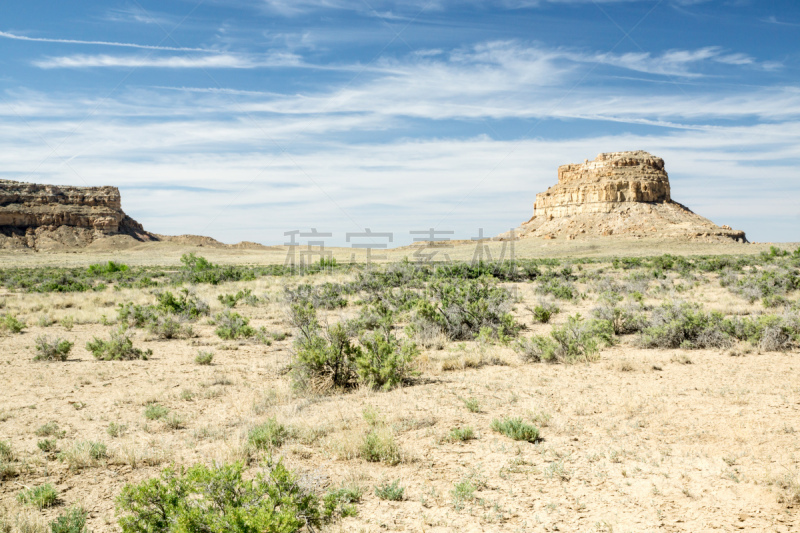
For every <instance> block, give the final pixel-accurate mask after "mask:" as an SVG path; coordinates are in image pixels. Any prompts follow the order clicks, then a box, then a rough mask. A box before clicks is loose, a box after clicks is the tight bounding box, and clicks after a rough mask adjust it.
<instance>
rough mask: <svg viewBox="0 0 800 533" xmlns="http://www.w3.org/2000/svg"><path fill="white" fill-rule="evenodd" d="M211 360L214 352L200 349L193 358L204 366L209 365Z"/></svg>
mask: <svg viewBox="0 0 800 533" xmlns="http://www.w3.org/2000/svg"><path fill="white" fill-rule="evenodd" d="M213 360H214V352H204V351H203V350H200V351H199V352H198V353H197V356H196V357H195V358H194V362H195V363H197V364H198V365H204V366H207V365H210V364H211V361H213Z"/></svg>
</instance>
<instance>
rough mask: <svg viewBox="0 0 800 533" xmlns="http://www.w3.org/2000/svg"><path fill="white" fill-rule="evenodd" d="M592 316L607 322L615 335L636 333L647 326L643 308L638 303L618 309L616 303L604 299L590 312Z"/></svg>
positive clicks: (629, 303) (631, 303)
mask: <svg viewBox="0 0 800 533" xmlns="http://www.w3.org/2000/svg"><path fill="white" fill-rule="evenodd" d="M592 315H593V316H594V317H595V318H597V319H598V320H605V321H607V322H609V323H610V324H611V327H612V328H613V330H614V334H616V335H627V334H630V333H636V332H639V331H641V330H642V329H644V328H645V327H646V326H647V325H648V321H647V315H646V314H645V312H644V307H643V306H642V304H640V303H638V302H628V303H626V304H625V305H623V306H622V307H620V306H618V305H617V303H616V302H613V301H609V300H608V299H606V300H603V301H601V305H599V306H598V307H595V308H594V309H593V310H592Z"/></svg>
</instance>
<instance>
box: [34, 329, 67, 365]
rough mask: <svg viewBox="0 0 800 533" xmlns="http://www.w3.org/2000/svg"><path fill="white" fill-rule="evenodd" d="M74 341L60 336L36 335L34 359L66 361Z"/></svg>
mask: <svg viewBox="0 0 800 533" xmlns="http://www.w3.org/2000/svg"><path fill="white" fill-rule="evenodd" d="M73 345H74V343H72V342H70V341H68V340H65V339H62V338H60V337H55V338H51V337H47V336H45V335H39V336H38V337H36V356H35V357H34V358H33V360H34V361H66V360H67V357H69V352H70V350H72V346H73Z"/></svg>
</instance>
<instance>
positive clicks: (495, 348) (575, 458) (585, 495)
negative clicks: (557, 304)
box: [0, 245, 800, 532]
mask: <svg viewBox="0 0 800 533" xmlns="http://www.w3.org/2000/svg"><path fill="white" fill-rule="evenodd" d="M750 246H757V245H750ZM176 253H178V252H177V251H176ZM207 255H208V256H209V257H211V258H213V259H214V260H217V261H219V260H220V257H222V256H221V255H218V256H215V255H213V254H207ZM25 257H26V260H27V257H28V256H25ZM34 257H35V262H36V263H37V264H41V263H40V261H44V260H45V259H47V257H48V256H43V255H40V254H37V255H36V256H34ZM43 257H44V258H45V259H42V258H43ZM92 257H93V259H92V260H93V261H95V260H97V259H98V257H97V256H92ZM170 257H171V256H170ZM247 257H248V259H252V257H251V256H247ZM85 259H86V258H85V257H82V256H80V255H77V256H76V261H80V260H85ZM140 259H141V258H140ZM162 259H163V256H162ZM124 260H126V261H127V260H128V257H127V256H126V257H125V258H124ZM141 260H142V262H149V261H151V260H154V259H153V258H150V257H148V258H147V259H141ZM259 260H263V256H262V257H260V258H259ZM3 261H6V263H4V264H6V265H8V263H7V261H9V259H8V257H7V256H3ZM58 261H62V262H63V259H62V258H59V259H58ZM163 262H164V261H162V263H163ZM324 279H325V278H320V279H319V280H320V281H324ZM335 279H340V278H335ZM293 282H296V281H291V280H286V279H267V278H262V279H259V280H257V281H256V282H251V283H247V284H228V285H225V286H220V287H215V288H209V287H200V288H199V289H198V291H199V294H200V296H201V297H203V298H204V299H206V300H207V301H209V302H213V304H212V305H214V306H216V307H215V308H214V310H215V311H218V310H219V309H221V307H219V304H218V303H217V302H216V294H219V293H229V292H233V291H235V290H236V289H238V288H240V287H245V286H246V287H250V288H253V289H254V293H256V294H257V295H259V296H260V295H263V294H267V295H269V296H270V300H271V301H270V303H268V304H263V305H261V306H258V307H242V308H237V311H239V312H241V313H243V314H246V315H247V316H249V317H251V319H252V325H254V326H256V327H259V326H262V325H263V326H266V327H267V329H268V330H270V331H276V332H278V331H289V328H288V325H287V323H286V320H285V316H284V313H283V304H282V303H281V302H280V298H279V295H280V294H281V292H282V285H283V284H285V283H293ZM517 289H518V291H519V294H520V296H521V298H522V300H523V302H522V303H520V304H518V305H517V316H518V317H519V319H520V320H521V321H522V322H524V323H525V324H526V325H527V326H528V328H529V329H528V331H526V332H525V333H526V335H528V334H530V333H531V332H534V333H545V332H546V331H549V329H550V327H551V326H550V325H542V324H534V323H533V321H532V319H531V316H530V313H527V312H526V311H525V304H530V303H531V302H535V298H536V296H535V295H534V293H533V287H532V284H520V285H519V286H518V287H517ZM691 297H692V299H694V300H695V301H698V302H702V303H703V305H704V307H705V308H706V309H707V310H711V309H719V310H723V311H724V312H726V313H734V312H740V311H741V312H746V311H748V309H750V306H748V304H747V303H746V302H745V301H744V300H741V299H739V298H738V297H735V296H733V295H731V294H730V293H728V292H727V291H725V290H723V289H722V288H720V287H719V286H718V284H715V283H708V284H704V285H701V286H699V288H697V289H696V290H694V291H692V292H691ZM148 298H150V296H149V295H148V293H146V292H144V291H127V290H123V291H118V292H115V291H112V290H107V291H105V292H103V293H99V294H94V293H93V294H90V295H75V294H71V295H60V294H50V295H28V294H11V295H7V296H6V305H7V310H10V311H13V312H15V313H18V314H19V316H20V317H21V318H23V319H25V320H26V321H27V323H28V324H29V327H28V328H27V329H26V330H25V331H24V332H23V333H21V334H16V335H7V336H4V337H0V354H2V356H1V359H0V382H1V383H2V396H0V440H6V441H9V442H10V443H11V445H12V447H13V449H14V450H15V452H16V453H17V454H18V456H19V457H20V459H21V461H22V467H21V473H20V475H19V476H18V477H16V478H11V479H6V480H4V481H2V482H0V503H2V504H5V505H8V506H11V507H14V506H16V505H17V504H16V503H15V497H16V494H17V493H18V492H19V490H20V489H21V488H22V487H23V486H34V485H39V484H42V483H45V482H50V483H53V484H54V485H55V486H56V487H57V489H58V492H59V498H60V501H59V505H58V506H56V507H54V508H51V509H45V510H44V511H42V512H41V513H39V512H38V511H36V512H35V513H32V514H33V515H35V518H36V517H38V518H39V519H52V518H53V517H55V516H56V515H57V514H58V513H60V512H62V511H63V509H64V508H65V507H67V506H69V505H73V504H80V505H83V506H84V507H85V508H86V509H87V510H89V511H90V527H91V529H92V530H93V531H95V532H102V531H115V530H117V529H116V517H115V514H114V498H115V497H116V495H117V494H119V492H120V489H121V488H122V486H123V485H124V484H125V483H128V482H132V481H139V480H142V479H145V478H148V477H151V476H153V475H155V474H156V473H157V472H158V471H159V470H160V468H162V467H163V466H165V465H167V464H170V463H176V464H187V465H188V464H191V463H195V462H198V461H200V462H207V463H208V462H211V461H231V460H235V459H237V458H241V457H242V456H243V451H242V450H243V446H244V442H245V439H246V435H247V432H248V430H249V429H250V428H251V427H253V426H254V425H255V424H258V423H261V422H263V421H265V420H267V419H268V418H270V417H273V416H274V417H277V419H278V420H279V421H280V422H282V423H284V424H287V425H289V426H291V427H292V428H294V430H295V437H294V438H293V439H291V440H290V442H289V443H287V444H285V445H284V446H283V447H282V448H281V449H280V450H279V454H280V455H281V456H283V458H284V461H285V463H286V464H287V465H288V466H290V467H291V468H293V469H296V470H297V471H298V472H299V473H301V475H302V478H303V480H304V483H306V484H308V485H309V486H316V487H318V488H320V489H321V488H324V487H336V486H340V485H342V484H350V485H353V484H355V485H359V486H361V487H363V488H364V489H365V492H364V496H363V498H362V502H361V503H359V504H358V510H359V515H358V516H357V517H353V518H347V519H345V520H344V521H341V522H339V523H336V524H334V525H333V526H331V527H330V528H329V529H330V530H331V531H428V532H434V531H442V532H444V531H520V532H521V531H614V532H620V531H622V532H639V531H686V532H698V531H712V530H719V531H733V530H744V531H779V532H784V531H794V530H796V528H797V527H799V526H800V519H798V518H797V514H796V508H791V507H787V506H786V505H785V504H783V503H781V502H780V497H781V494H782V489H781V484H780V481H781V480H784V479H791V480H795V481H796V480H797V479H799V478H798V467H800V464H799V462H800V440H798V437H797V431H800V360H799V359H798V353H792V352H789V353H758V350H755V349H750V348H747V347H737V348H736V349H734V350H726V351H723V352H720V351H717V350H643V349H640V348H637V347H635V346H634V344H633V340H632V339H631V338H627V337H626V338H623V341H622V343H621V344H619V345H617V346H614V347H611V348H606V349H604V350H603V351H602V352H601V357H600V360H599V361H596V362H592V363H588V364H575V365H548V364H526V363H523V362H522V361H521V360H520V359H519V358H518V356H517V355H516V354H515V353H514V352H513V351H512V350H511V349H510V348H508V347H504V346H500V345H480V344H477V343H474V342H466V343H449V344H448V345H447V346H446V347H445V348H444V349H442V350H435V349H434V350H427V351H425V352H424V353H423V354H422V356H421V358H420V364H421V370H422V373H421V376H420V378H419V379H418V380H417V382H416V383H415V384H414V385H412V386H408V387H404V388H402V389H398V390H394V391H391V392H372V391H368V390H360V391H356V392H353V393H349V394H339V395H333V396H323V397H306V396H301V395H298V394H296V393H294V392H293V391H292V389H291V387H290V384H289V379H288V377H287V376H286V375H285V374H284V372H283V371H284V369H285V367H286V364H287V363H288V361H289V358H290V348H291V337H289V338H287V339H286V340H283V341H280V342H274V343H273V344H272V345H271V346H264V345H261V344H252V343H245V342H242V343H238V342H237V343H234V342H223V341H220V339H218V338H217V337H216V336H215V335H214V334H213V326H210V325H207V324H205V321H204V320H201V321H200V323H199V324H197V325H196V326H195V328H194V329H195V332H196V334H197V336H196V337H195V338H192V339H186V340H173V341H159V340H155V339H152V338H150V337H149V336H148V334H147V333H144V332H141V331H139V332H138V333H137V334H136V336H135V344H136V345H137V346H139V347H142V348H151V349H152V350H153V356H152V358H151V359H150V360H148V361H130V362H119V361H117V362H101V361H96V360H94V358H93V357H92V356H91V354H90V353H89V352H87V351H86V349H85V348H84V346H85V344H86V342H87V341H89V340H91V339H92V338H93V337H94V336H98V337H104V338H105V337H107V336H108V334H109V333H110V331H111V330H112V329H113V328H114V327H115V326H113V325H103V324H102V323H101V321H102V318H101V317H102V316H103V315H106V318H108V319H113V318H114V317H115V315H116V313H115V312H114V307H115V306H116V304H117V303H119V302H124V301H140V302H144V301H149V300H148ZM652 302H657V300H653V301H652ZM652 302H651V303H652ZM592 305H593V303H592V302H591V301H585V302H582V303H578V304H569V305H566V306H563V307H562V313H560V314H559V315H558V316H557V317H556V320H555V323H556V324H558V323H560V322H563V321H564V320H566V317H567V316H568V315H569V314H572V313H574V312H576V311H580V312H582V313H584V314H586V313H588V310H589V309H590V308H591V306H592ZM755 305H756V306H758V305H759V304H755ZM750 310H752V309H750ZM45 313H47V314H49V315H50V316H51V318H53V319H55V320H59V319H60V318H62V317H63V316H66V315H68V314H69V315H72V316H75V317H76V318H77V319H78V320H77V322H82V323H77V324H76V325H75V326H74V327H73V328H72V329H71V330H65V329H64V328H63V327H62V326H60V325H58V324H57V323H56V324H54V325H51V326H49V327H40V326H36V325H33V324H36V319H37V317H39V316H41V315H42V314H45ZM337 314H338V313H332V314H331V319H332V320H335V318H336V316H335V315H337ZM43 333H44V334H48V335H59V336H63V337H65V338H68V339H69V340H71V341H74V342H75V347H74V349H73V350H72V353H71V356H70V359H69V361H67V362H65V363H41V362H34V361H33V360H32V357H33V355H34V350H33V345H34V339H35V338H36V337H37V336H38V335H40V334H43ZM200 349H203V350H211V351H213V352H214V353H215V357H214V361H213V364H212V365H211V366H199V365H197V364H195V363H194V357H195V355H197V353H198V350H200ZM476 361H477V362H478V363H477V364H476V363H475V362H476ZM481 361H483V362H486V361H493V362H494V364H487V365H485V366H480V367H479V368H461V367H465V366H466V367H469V366H470V365H472V366H479V363H480V362H481ZM454 367H455V368H456V369H455V370H448V371H445V370H443V369H444V368H454ZM470 398H472V399H475V400H477V402H478V404H479V406H480V410H479V412H471V411H469V410H468V409H467V408H466V407H465V402H464V401H465V400H466V399H470ZM151 402H158V403H160V404H162V405H164V406H165V407H167V408H168V409H169V410H170V412H171V413H173V414H176V415H178V419H173V420H178V421H177V422H173V423H171V424H170V423H167V422H165V421H163V420H157V421H152V420H147V419H146V418H145V417H144V415H143V413H144V410H145V406H146V405H147V404H149V403H151ZM365 409H374V411H375V412H377V414H378V420H379V424H381V425H382V427H384V428H386V430H387V431H390V432H392V433H393V434H394V435H395V437H396V439H397V441H398V443H399V445H400V447H401V450H402V456H403V461H402V462H401V463H400V464H398V465H396V466H388V465H384V464H380V463H368V462H365V461H363V460H361V459H358V458H356V457H355V452H354V450H355V448H356V447H357V445H358V441H359V439H360V438H361V436H362V435H363V434H364V433H365V432H366V431H367V430H368V423H367V421H366V420H365V418H364V416H363V413H364V410H365ZM506 416H521V417H523V418H526V419H528V420H533V421H534V422H535V423H536V424H537V425H539V426H540V428H541V434H542V437H543V440H542V441H541V442H539V443H536V444H531V443H525V442H522V443H521V442H517V441H513V440H511V439H509V438H507V437H505V436H502V435H500V434H498V433H495V432H493V431H492V430H491V428H490V424H491V421H492V420H493V419H494V418H502V417H506ZM51 421H55V422H57V424H58V426H59V428H60V430H63V431H64V432H65V434H64V435H63V437H61V438H59V440H58V448H59V450H61V451H64V450H67V449H69V448H70V447H71V446H72V445H73V444H74V443H75V442H79V441H87V440H89V441H97V442H102V443H104V444H106V445H107V447H108V450H109V458H108V459H106V460H101V461H99V462H97V463H96V464H93V465H89V466H87V467H86V468H83V469H80V470H77V471H70V470H69V469H68V466H67V464H66V463H65V462H62V461H59V460H57V459H56V456H55V454H53V453H49V454H48V453H44V452H42V451H40V450H39V449H38V448H37V441H39V440H41V438H42V437H39V436H37V435H36V434H35V431H36V430H37V428H40V427H41V426H42V425H44V424H46V423H48V422H51ZM111 423H114V424H118V425H121V426H124V430H123V431H122V433H121V435H119V436H111V435H110V434H109V432H108V428H109V425H110V424H111ZM464 426H470V427H472V428H473V429H474V430H475V432H476V434H477V437H478V438H477V439H475V440H471V441H467V442H459V443H452V442H448V441H447V440H446V439H445V437H446V435H447V434H448V433H449V432H450V430H451V429H452V428H455V427H464ZM393 480H399V481H400V484H401V485H402V486H403V487H405V489H406V490H405V497H404V499H403V501H398V502H391V501H384V500H381V499H379V498H377V497H376V496H375V494H374V487H375V486H376V485H379V484H381V483H384V482H387V481H393ZM465 481H469V483H470V484H471V485H472V486H473V487H474V488H475V491H474V493H473V494H472V495H469V497H462V498H459V497H458V495H457V494H455V493H454V489H455V486H456V484H458V483H461V482H465Z"/></svg>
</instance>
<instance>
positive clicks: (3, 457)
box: [0, 440, 16, 463]
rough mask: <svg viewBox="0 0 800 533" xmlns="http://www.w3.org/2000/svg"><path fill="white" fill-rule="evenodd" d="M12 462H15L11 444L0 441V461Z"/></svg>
mask: <svg viewBox="0 0 800 533" xmlns="http://www.w3.org/2000/svg"><path fill="white" fill-rule="evenodd" d="M14 460H16V455H15V454H14V449H13V448H12V447H11V443H9V442H7V441H4V440H0V461H2V462H7V463H9V462H11V461H14Z"/></svg>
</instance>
